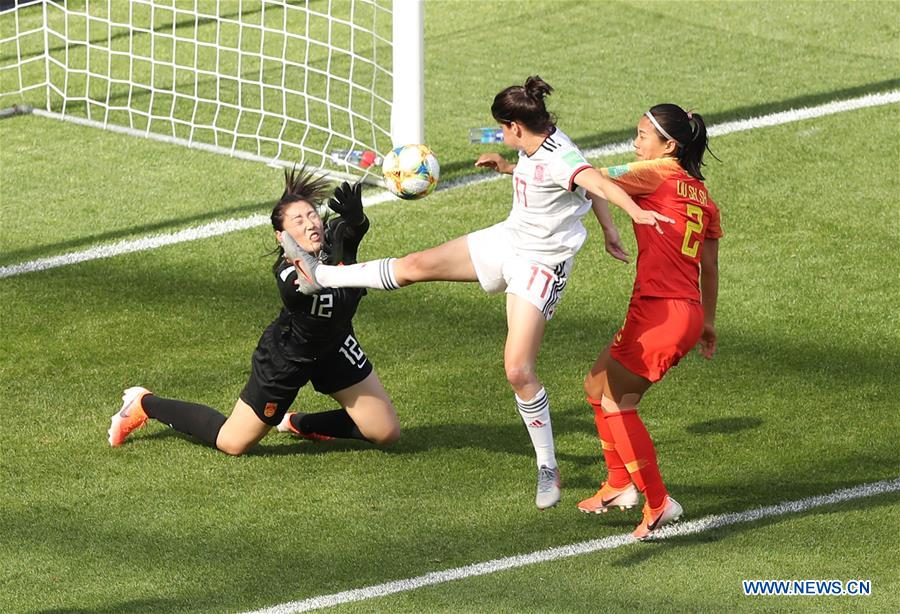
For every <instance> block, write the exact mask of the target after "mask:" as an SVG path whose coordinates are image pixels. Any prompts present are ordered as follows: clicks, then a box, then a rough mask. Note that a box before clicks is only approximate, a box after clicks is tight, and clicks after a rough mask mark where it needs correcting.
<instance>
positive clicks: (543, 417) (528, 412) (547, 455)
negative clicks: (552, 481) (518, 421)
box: [516, 387, 556, 468]
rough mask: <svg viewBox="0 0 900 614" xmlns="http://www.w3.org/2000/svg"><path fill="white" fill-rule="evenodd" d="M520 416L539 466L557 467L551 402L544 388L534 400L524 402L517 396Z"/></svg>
mask: <svg viewBox="0 0 900 614" xmlns="http://www.w3.org/2000/svg"><path fill="white" fill-rule="evenodd" d="M516 405H517V406H518V408H519V415H520V416H522V421H523V422H524V423H525V427H526V428H527V429H528V435H529V437H531V445H532V446H534V453H535V456H537V466H538V467H541V466H542V465H546V466H547V467H550V468H553V467H556V451H555V449H554V447H553V427H552V426H551V425H550V400H549V399H548V398H547V391H546V390H544V389H543V387H542V388H541V389H540V390H538V392H537V394H536V395H534V398H533V399H531V400H529V401H524V400H522V399H520V398H519V395H516Z"/></svg>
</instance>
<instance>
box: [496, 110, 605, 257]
mask: <svg viewBox="0 0 900 614" xmlns="http://www.w3.org/2000/svg"><path fill="white" fill-rule="evenodd" d="M590 167H591V165H590V164H589V163H588V162H587V160H585V158H584V155H583V154H582V153H581V151H580V150H579V149H578V147H576V146H575V144H574V143H573V142H572V140H571V139H570V138H569V137H568V136H566V135H565V134H564V133H563V131H562V130H560V129H559V128H556V129H555V130H554V131H553V132H552V133H551V134H550V135H549V136H548V137H547V138H546V139H544V142H543V143H541V146H540V147H538V149H537V151H536V152H534V153H533V154H532V155H530V156H529V155H527V154H526V153H525V152H524V151H521V150H520V151H519V162H518V163H517V164H516V168H515V170H514V171H513V206H512V211H511V212H510V214H509V217H508V218H507V219H506V221H505V222H504V225H505V226H506V228H507V230H508V232H509V233H510V234H511V235H512V242H513V245H515V248H516V251H517V252H518V253H519V254H520V255H523V256H526V255H527V256H529V257H531V258H533V259H534V260H537V261H538V262H542V263H544V264H547V265H551V266H552V265H556V264H558V263H560V262H562V261H564V260H566V259H567V258H571V257H572V256H574V255H575V253H576V252H577V251H578V250H579V249H580V248H581V246H582V244H583V243H584V240H585V238H587V231H586V230H585V229H584V226H583V225H582V223H581V218H583V217H584V215H585V214H586V213H587V212H588V211H590V209H591V201H590V199H589V198H587V196H586V194H585V191H584V189H583V188H580V187H578V186H576V185H575V175H577V174H578V173H580V172H581V171H583V170H584V169H586V168H590Z"/></svg>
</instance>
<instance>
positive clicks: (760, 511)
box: [248, 478, 900, 614]
mask: <svg viewBox="0 0 900 614" xmlns="http://www.w3.org/2000/svg"><path fill="white" fill-rule="evenodd" d="M898 491H900V478H897V479H893V480H883V481H881V482H873V483H871V484H863V485H860V486H854V487H853V488H845V489H841V490H836V491H834V492H832V493H829V494H827V495H817V496H815V497H807V498H806V499H799V500H797V501H786V502H784V503H779V504H777V505H769V506H765V507H758V508H754V509H751V510H747V511H744V512H733V513H729V514H718V515H715V516H707V517H705V518H700V519H699V520H693V521H690V522H684V523H680V524H673V525H669V526H667V527H663V528H662V529H660V530H659V531H657V532H656V533H655V534H654V536H653V540H662V539H670V538H673V537H681V536H684V535H694V534H696V533H703V532H706V531H712V530H715V529H719V528H722V527H727V526H730V525H735V524H740V523H745V522H755V521H757V520H761V519H763V518H771V517H774V516H784V515H786V514H799V513H801V512H806V511H809V510H811V509H815V508H817V507H823V506H826V505H834V504H837V503H842V502H845V501H851V500H853V499H861V498H864V497H874V496H878V495H883V494H887V493H892V492H898ZM635 543H638V540H637V539H635V538H634V537H632V536H631V534H629V533H626V534H624V535H613V536H610V537H604V538H602V539H595V540H591V541H587V542H581V543H577V544H570V545H568V546H560V547H558V548H549V549H547V550H539V551H537V552H532V553H529V554H521V555H517V556H510V557H506V558H502V559H495V560H492V561H486V562H484V563H476V564H473V565H466V566H464V567H456V568H454V569H446V570H444V571H436V572H432V573H428V574H425V575H423V576H418V577H415V578H408V579H406V580H396V581H394V582H386V583H384V584H377V585H374V586H367V587H365V588H358V589H353V590H349V591H344V592H341V593H334V594H331V595H322V596H319V597H311V598H309V599H304V600H302V601H291V602H288V603H283V604H280V605H276V606H272V607H269V608H265V609H261V610H254V611H253V612H249V613H248V614H293V613H295V612H308V611H310V610H317V609H321V608H329V607H333V606H336V605H340V604H342V603H353V602H358V601H365V600H368V599H375V598H377V597H384V596H387V595H392V594H395V593H402V592H407V591H412V590H415V589H417V588H422V587H425V586H433V585H436V584H443V583H445V582H452V581H454V580H462V579H465V578H471V577H475V576H484V575H488V574H492V573H497V572H499V571H504V570H506V569H514V568H517V567H524V566H526V565H535V564H538V563H546V562H549V561H553V560H556V559H562V558H569V557H573V556H579V555H582V554H588V553H591V552H597V551H600V550H612V549H614V548H620V547H622V546H627V545H629V544H635Z"/></svg>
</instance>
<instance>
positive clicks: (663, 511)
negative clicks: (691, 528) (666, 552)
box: [632, 495, 683, 539]
mask: <svg viewBox="0 0 900 614" xmlns="http://www.w3.org/2000/svg"><path fill="white" fill-rule="evenodd" d="M682 511H683V510H682V509H681V506H680V505H679V504H678V501H676V500H675V499H673V498H672V497H670V496H668V495H666V501H665V503H663V504H662V505H660V506H659V507H658V508H656V509H650V505H648V504H647V503H644V518H643V520H641V524H639V525H638V526H637V528H636V529H635V530H634V532H633V533H632V535H634V536H635V537H637V538H638V539H647V538H648V537H650V536H651V535H653V532H654V531H656V530H657V529H659V528H660V527H663V526H665V525H667V524H671V523H673V522H675V521H676V520H678V519H679V518H681V512H682Z"/></svg>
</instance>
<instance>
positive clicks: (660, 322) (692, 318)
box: [609, 298, 703, 382]
mask: <svg viewBox="0 0 900 614" xmlns="http://www.w3.org/2000/svg"><path fill="white" fill-rule="evenodd" d="M702 332H703V306H702V305H700V303H697V302H694V301H687V300H682V299H670V298H632V299H631V303H630V304H629V305H628V315H627V316H625V324H623V325H622V328H621V329H620V330H619V332H618V333H616V336H615V337H614V338H613V343H612V347H610V350H609V355H610V356H612V357H613V358H615V359H616V360H617V361H619V362H620V363H621V364H622V366H624V367H625V368H626V369H628V370H629V371H631V372H632V373H635V374H637V375H640V376H641V377H643V378H646V379H648V380H650V381H651V382H657V381H659V380H660V379H662V376H663V375H664V374H665V372H666V371H668V370H669V369H671V368H672V367H674V366H675V365H677V364H678V361H679V360H681V357H682V356H684V355H685V354H687V353H688V352H690V351H691V348H693V347H694V346H695V345H696V344H697V342H698V341H699V340H700V334H701V333H702Z"/></svg>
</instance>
